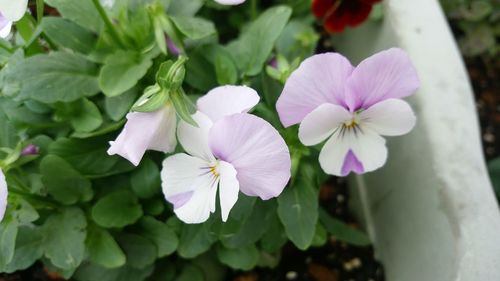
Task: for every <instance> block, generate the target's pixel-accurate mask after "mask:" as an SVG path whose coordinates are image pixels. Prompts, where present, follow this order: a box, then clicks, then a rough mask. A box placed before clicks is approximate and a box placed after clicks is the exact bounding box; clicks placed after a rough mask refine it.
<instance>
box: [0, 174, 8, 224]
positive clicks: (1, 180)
mask: <svg viewBox="0 0 500 281" xmlns="http://www.w3.org/2000/svg"><path fill="white" fill-rule="evenodd" d="M7 195H8V190H7V182H6V181H5V176H4V174H3V172H2V170H1V169H0V222H1V221H2V220H3V217H4V215H5V209H7Z"/></svg>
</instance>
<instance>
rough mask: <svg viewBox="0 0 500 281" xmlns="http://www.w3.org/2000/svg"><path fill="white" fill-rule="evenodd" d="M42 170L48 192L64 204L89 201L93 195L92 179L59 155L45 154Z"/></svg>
mask: <svg viewBox="0 0 500 281" xmlns="http://www.w3.org/2000/svg"><path fill="white" fill-rule="evenodd" d="M40 172H41V174H42V182H43V184H44V186H45V188H46V189H47V191H48V193H49V194H50V195H52V197H54V199H56V200H57V201H59V202H61V203H63V204H67V205H70V204H74V203H76V202H78V201H80V200H82V201H87V200H90V199H91V198H92V196H93V192H92V187H91V183H90V181H89V180H88V179H86V178H84V177H83V176H82V175H81V174H80V173H78V172H77V171H76V170H75V169H73V167H71V166H70V165H69V164H68V163H67V162H66V161H64V159H62V158H61V157H59V156H56V155H50V154H49V155H47V156H45V157H44V158H43V159H42V161H41V163H40Z"/></svg>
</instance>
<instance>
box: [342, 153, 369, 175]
mask: <svg viewBox="0 0 500 281" xmlns="http://www.w3.org/2000/svg"><path fill="white" fill-rule="evenodd" d="M350 172H355V173H356V174H362V173H363V172H364V168H363V164H361V162H359V160H358V158H357V157H356V155H354V153H353V152H352V150H349V152H347V155H346V156H345V159H344V164H343V165H342V170H341V174H342V176H343V177H345V176H347V175H348V174H349V173H350Z"/></svg>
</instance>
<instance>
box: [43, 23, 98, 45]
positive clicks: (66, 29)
mask: <svg viewBox="0 0 500 281" xmlns="http://www.w3.org/2000/svg"><path fill="white" fill-rule="evenodd" d="M40 26H41V28H42V30H43V32H44V33H45V34H46V35H47V36H48V37H49V38H50V39H51V40H52V42H54V43H56V44H57V45H59V46H61V47H64V48H68V49H71V50H74V51H77V52H79V53H82V54H89V53H91V52H92V51H93V50H94V48H95V46H96V44H97V38H96V36H95V34H93V33H92V32H90V31H88V30H86V29H84V28H82V27H80V26H79V25H77V24H75V23H73V22H70V21H67V20H65V19H62V18H58V17H44V18H43V20H42V23H41V24H40Z"/></svg>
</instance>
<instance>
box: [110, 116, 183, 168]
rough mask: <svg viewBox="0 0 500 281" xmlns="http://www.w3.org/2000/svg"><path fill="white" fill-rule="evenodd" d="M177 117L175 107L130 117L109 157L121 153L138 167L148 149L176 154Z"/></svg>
mask: <svg viewBox="0 0 500 281" xmlns="http://www.w3.org/2000/svg"><path fill="white" fill-rule="evenodd" d="M175 130H176V116H175V110H174V109H173V107H172V106H165V107H163V108H161V109H160V110H158V111H155V112H147V113H144V112H133V113H129V114H127V123H126V124H125V127H124V128H123V131H122V132H121V133H120V135H119V136H118V138H117V139H116V140H115V141H114V142H110V143H111V147H110V148H109V149H108V154H109V155H114V154H118V155H120V156H122V157H124V158H126V159H127V160H129V161H130V162H131V163H132V164H134V165H135V166H137V165H139V162H140V161H141V159H142V156H144V153H145V152H146V150H148V149H151V150H156V151H161V152H165V153H166V152H172V151H174V149H175V146H176V143H177V141H176V138H175Z"/></svg>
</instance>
